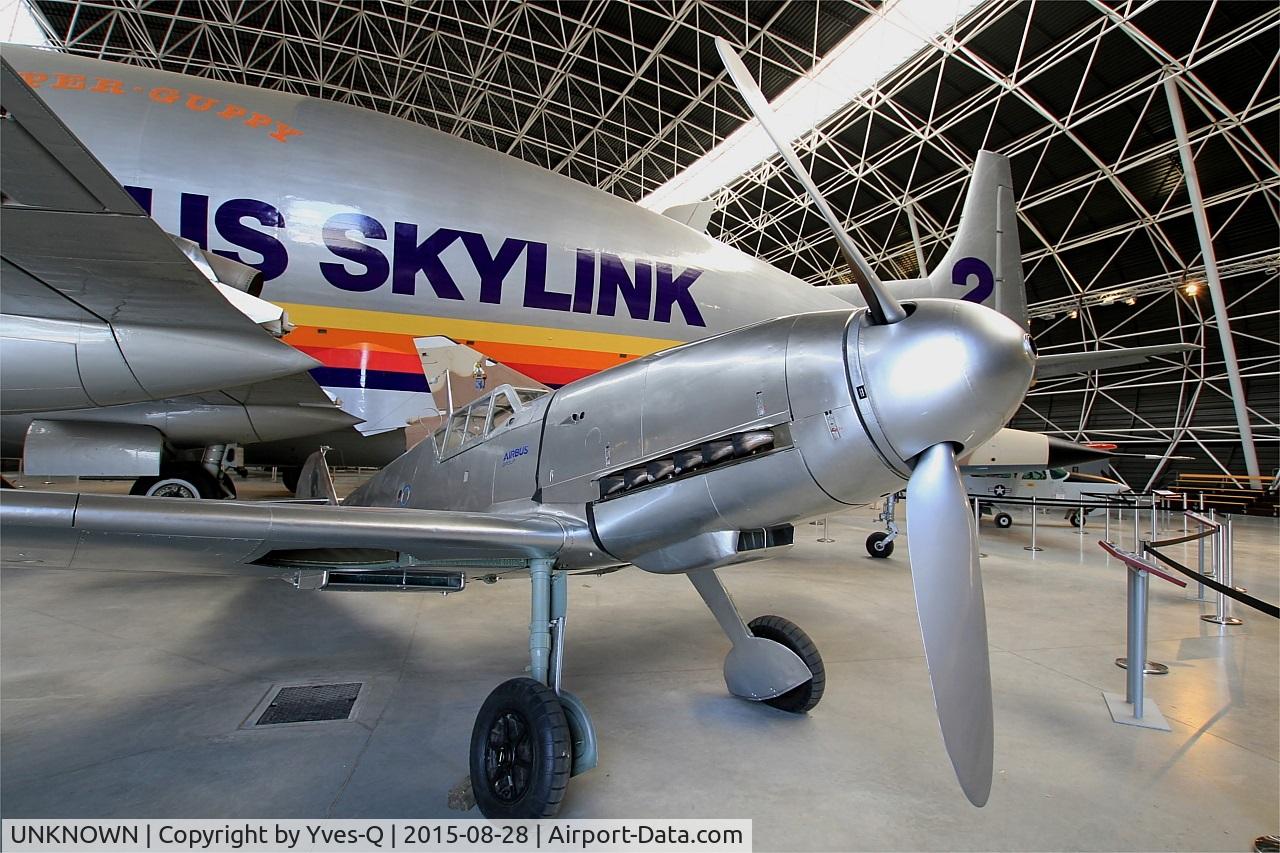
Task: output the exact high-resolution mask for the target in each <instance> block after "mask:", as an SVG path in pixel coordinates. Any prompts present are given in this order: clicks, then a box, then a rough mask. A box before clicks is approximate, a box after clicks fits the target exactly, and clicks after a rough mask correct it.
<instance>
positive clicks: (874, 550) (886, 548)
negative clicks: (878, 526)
mask: <svg viewBox="0 0 1280 853" xmlns="http://www.w3.org/2000/svg"><path fill="white" fill-rule="evenodd" d="M888 539H889V534H888V533H885V532H884V531H883V530H877V531H876V532H875V533H872V534H871V535H870V536H868V537H867V553H868V554H870V555H871V556H873V557H876V558H881V559H882V558H884V557H888V556H889V555H891V554H892V553H893V542H891V541H887V540H888Z"/></svg>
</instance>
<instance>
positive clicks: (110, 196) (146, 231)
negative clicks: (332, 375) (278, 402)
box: [0, 60, 316, 411]
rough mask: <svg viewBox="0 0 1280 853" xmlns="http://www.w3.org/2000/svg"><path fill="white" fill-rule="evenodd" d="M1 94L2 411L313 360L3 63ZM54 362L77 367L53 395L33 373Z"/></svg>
mask: <svg viewBox="0 0 1280 853" xmlns="http://www.w3.org/2000/svg"><path fill="white" fill-rule="evenodd" d="M0 98H2V99H3V108H4V111H5V113H6V116H5V120H4V121H3V122H0V193H3V202H4V203H3V207H0V230H3V233H4V242H3V246H2V247H0V257H2V258H3V275H4V282H5V291H4V306H3V313H4V315H5V322H4V332H3V335H0V338H3V341H4V346H5V356H6V361H8V362H10V363H9V365H8V368H9V369H6V371H5V380H6V381H5V386H6V387H5V392H6V410H7V411H41V410H48V409H53V408H64V409H70V408H82V407H84V406H85V405H92V404H96V405H106V404H119V403H127V402H134V401H138V400H146V399H161V398H164V397H171V396H176V395H179V394H186V393H197V392H202V391H209V390H212V389H216V388H224V387H227V386H230V385H241V384H248V383H251V382H256V381H261V380H265V379H271V378H276V377H280V376H287V375H290V374H293V373H297V372H299V371H303V370H307V369H310V368H312V367H315V366H316V362H315V361H314V360H313V359H311V358H310V357H308V356H306V355H305V354H303V353H300V352H298V351H297V350H295V349H293V348H292V347H290V346H288V345H286V344H283V343H281V342H279V341H277V340H276V339H274V338H273V337H272V336H271V335H270V334H268V333H266V332H265V331H264V330H263V329H261V328H259V327H258V325H257V324H256V323H254V322H253V321H252V320H250V319H249V318H248V317H246V316H245V315H244V314H242V313H241V312H240V311H238V310H237V309H236V308H235V307H233V306H232V304H231V303H230V302H228V301H227V299H226V298H225V297H224V296H223V295H222V294H221V293H219V292H218V290H217V289H216V288H214V287H213V286H212V285H211V284H210V283H209V281H208V279H207V278H205V276H204V275H203V274H201V272H200V270H199V269H197V267H196V266H195V265H193V264H192V263H191V261H190V260H189V259H188V258H187V257H186V256H185V255H184V254H183V252H182V250H181V249H179V248H178V246H176V245H175V244H174V242H173V240H171V239H170V238H169V236H168V235H166V234H165V233H164V231H163V230H161V228H160V226H159V225H157V224H156V223H155V222H154V221H152V219H151V218H150V217H149V216H148V215H147V214H146V212H145V211H143V210H142V208H141V207H139V206H138V204H137V202H135V201H134V200H133V198H132V197H131V196H130V195H129V194H128V193H127V192H125V190H124V188H123V187H121V186H120V184H119V183H118V182H117V181H116V180H115V179H114V178H113V177H112V176H111V175H110V174H109V173H108V172H107V170H106V169H105V168H104V167H103V166H102V164H101V163H99V162H98V161H97V160H96V159H95V158H94V156H93V155H92V154H91V153H90V152H89V151H88V149H86V148H85V146H84V145H83V144H81V142H80V141H79V140H78V139H77V138H76V137H75V135H74V134H72V133H71V131H70V130H69V129H68V128H67V127H66V126H65V125H64V124H63V123H62V122H61V121H60V120H59V119H58V118H57V117H56V116H55V115H54V114H53V113H52V112H51V111H50V110H49V108H48V107H46V106H45V104H44V102H43V101H41V100H40V98H39V97H38V96H37V95H36V94H35V93H34V92H33V91H32V90H31V89H30V87H28V86H27V85H26V83H25V82H23V80H22V79H21V77H19V76H18V75H17V74H16V73H15V72H14V70H13V68H12V67H11V66H10V65H9V64H8V62H5V61H3V60H0ZM24 364H25V366H23V365H24ZM41 364H43V365H45V366H44V367H42V368H40V369H43V370H44V371H45V373H44V374H41V375H36V373H37V372H38V371H37V368H38V367H40V365H41ZM60 364H66V365H70V366H72V367H71V369H72V370H73V371H74V370H75V367H74V365H76V364H78V365H79V367H78V377H77V379H78V382H76V383H72V384H70V385H67V387H66V388H63V389H62V390H63V391H65V392H66V393H65V394H63V395H62V396H63V397H64V398H65V404H63V403H58V404H56V405H51V404H50V395H49V394H48V393H44V394H42V393H41V392H40V389H41V388H47V387H48V383H47V382H43V381H41V376H45V375H47V374H49V372H50V370H51V369H52V368H53V367H54V366H56V365H60ZM72 375H76V374H75V373H73V374H72ZM75 384H80V385H83V389H79V390H78V389H75V388H74V385H75ZM73 392H75V393H73ZM78 394H82V395H87V400H85V399H84V398H83V396H77V395H78ZM24 395H25V397H24ZM55 396H56V395H55ZM26 398H30V399H26Z"/></svg>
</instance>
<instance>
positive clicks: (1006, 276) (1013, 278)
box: [827, 151, 1027, 328]
mask: <svg viewBox="0 0 1280 853" xmlns="http://www.w3.org/2000/svg"><path fill="white" fill-rule="evenodd" d="M885 285H886V286H887V287H888V288H889V292H890V293H892V294H893V295H894V296H896V297H897V298H899V299H912V298H920V297H938V298H944V299H964V300H967V301H969V302H978V303H981V304H983V305H986V306H987V307H989V308H993V309H995V310H996V311H999V312H1000V313H1001V314H1004V315H1005V316H1006V317H1009V318H1011V319H1012V320H1014V321H1015V322H1017V323H1020V324H1021V325H1022V326H1023V327H1024V328H1025V327H1026V325H1027V292H1026V285H1025V282H1024V281H1023V278H1022V248H1021V246H1020V244H1019V241H1018V212H1017V209H1016V207H1015V206H1014V201H1013V177H1012V174H1011V172H1010V169H1009V158H1007V157H1005V156H1003V155H1000V154H995V153H993V152H991V151H980V152H978V159H977V162H976V163H975V164H974V167H973V176H972V177H971V178H970V180H969V192H968V195H966V196H965V200H964V208H963V209H962V210H961V212H960V226H959V228H958V229H957V230H956V236H955V240H954V241H953V242H952V243H951V248H949V249H948V250H947V253H946V254H945V255H943V257H942V260H941V261H940V262H939V263H938V265H937V266H935V267H934V268H933V269H932V270H931V271H930V272H929V275H928V277H927V278H914V279H906V280H901V281H886V282H885ZM827 290H830V291H832V292H834V293H835V294H836V295H838V296H840V297H841V298H843V299H845V300H847V301H849V302H852V303H853V304H855V305H861V304H862V296H861V294H860V293H859V292H858V288H857V287H856V286H855V285H837V286H835V287H830V288H827Z"/></svg>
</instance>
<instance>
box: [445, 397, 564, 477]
mask: <svg viewBox="0 0 1280 853" xmlns="http://www.w3.org/2000/svg"><path fill="white" fill-rule="evenodd" d="M548 393H550V392H549V391H547V389H546V388H515V387H513V386H511V385H499V386H498V387H496V388H494V389H493V390H492V391H490V392H489V393H488V394H485V395H484V396H483V397H477V398H476V399H474V400H472V401H471V402H470V403H468V404H467V405H465V406H462V407H460V408H459V409H458V410H457V411H455V412H454V413H453V415H452V416H451V417H450V418H449V420H448V422H447V423H445V425H444V426H442V427H440V429H438V430H436V432H435V434H434V435H433V436H432V438H433V439H434V440H435V444H436V453H437V454H438V455H439V457H440V458H441V459H444V458H445V457H446V456H452V455H453V454H455V453H458V452H460V451H462V450H466V449H467V448H468V447H471V446H473V445H476V444H479V443H480V442H482V441H484V440H485V439H487V438H489V437H490V436H491V435H493V434H494V433H496V432H498V431H500V430H502V429H503V428H504V427H506V426H507V424H509V423H510V422H511V420H512V418H514V417H515V416H516V413H517V412H519V411H522V410H523V409H524V408H525V407H527V406H528V405H529V404H530V403H532V402H533V401H534V400H536V399H538V398H539V397H542V396H544V395H546V394H548Z"/></svg>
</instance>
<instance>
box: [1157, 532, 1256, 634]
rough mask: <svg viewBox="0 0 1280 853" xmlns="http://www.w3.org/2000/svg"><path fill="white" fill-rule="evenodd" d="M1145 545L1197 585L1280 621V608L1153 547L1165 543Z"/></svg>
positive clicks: (1163, 561)
mask: <svg viewBox="0 0 1280 853" xmlns="http://www.w3.org/2000/svg"><path fill="white" fill-rule="evenodd" d="M1144 544H1145V545H1146V552H1147V553H1148V554H1150V555H1151V556H1153V557H1155V558H1156V559H1158V560H1159V561H1160V562H1162V563H1164V564H1165V565H1166V566H1168V567H1169V568H1171V569H1175V570H1177V571H1179V572H1182V573H1183V574H1184V575H1186V576H1187V577H1189V578H1192V579H1193V580H1195V582H1196V583H1202V584H1204V585H1205V586H1207V587H1209V588H1210V589H1212V590H1213V591H1214V592H1220V593H1222V594H1223V595H1225V596H1227V597H1228V598H1233V599H1235V600H1236V601H1238V602H1240V603H1241V604H1246V605H1248V606H1249V607H1252V608H1253V609H1254V610H1258V611H1261V612H1262V613H1265V614H1267V615H1268V616H1270V617H1271V618H1273V619H1280V607H1276V605H1274V604H1272V603H1270V602H1268V601H1263V600H1262V599H1260V598H1254V597H1253V596H1252V595H1249V593H1247V592H1245V591H1243V590H1241V589H1238V588H1236V587H1233V586H1227V585H1226V584H1222V583H1219V582H1218V581H1216V580H1214V579H1213V578H1211V577H1209V576H1208V575H1202V574H1200V573H1199V572H1197V571H1196V570H1195V569H1189V568H1187V567H1186V566H1184V565H1182V564H1181V563H1179V562H1178V561H1177V560H1175V559H1173V558H1172V557H1166V556H1165V555H1164V554H1161V553H1160V552H1159V551H1157V550H1156V549H1155V548H1153V547H1152V545H1155V544H1164V543H1151V542H1148V543H1144Z"/></svg>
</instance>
